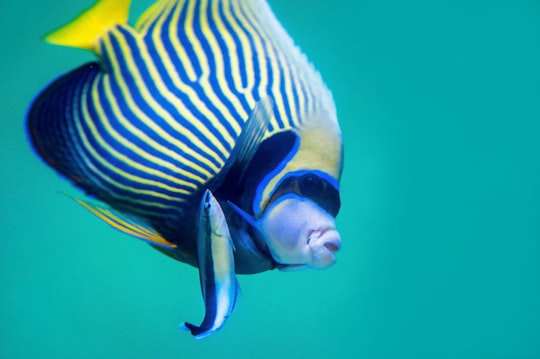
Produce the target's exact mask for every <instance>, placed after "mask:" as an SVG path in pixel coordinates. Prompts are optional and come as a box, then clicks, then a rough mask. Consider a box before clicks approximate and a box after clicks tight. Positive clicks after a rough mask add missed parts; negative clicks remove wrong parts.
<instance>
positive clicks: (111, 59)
mask: <svg viewBox="0 0 540 359" xmlns="http://www.w3.org/2000/svg"><path fill="white" fill-rule="evenodd" d="M114 3H116V2H115V1H112V0H109V1H107V0H102V1H101V2H99V3H98V4H96V7H95V9H90V10H92V11H94V14H93V15H95V12H98V11H102V10H99V9H98V7H99V6H101V5H103V6H105V5H107V4H108V5H109V6H117V5H111V4H114ZM118 3H122V4H124V3H125V4H124V5H126V4H127V5H126V6H127V7H128V6H129V2H126V1H118ZM118 6H120V5H118ZM127 7H126V8H127ZM90 10H89V11H90ZM119 12H121V11H119ZM100 16H102V17H106V16H108V15H107V13H106V12H103V13H102V14H101V15H100ZM123 16H124V17H125V18H127V14H124V15H123ZM84 17H85V14H84V13H83V14H82V15H81V17H80V19H78V20H75V22H74V24H75V23H76V25H77V26H79V27H77V26H76V27H75V28H77V29H80V26H85V25H84V21H82V19H83V18H84ZM95 17H96V16H94V18H95ZM89 18H90V17H89ZM80 24H83V25H80ZM106 25H107V26H106V28H103V27H102V28H100V29H101V30H100V31H98V32H96V33H95V36H94V37H93V38H90V39H87V40H85V39H82V40H80V41H79V39H74V40H73V41H71V40H72V39H73V38H74V35H73V33H75V31H71V30H70V28H67V27H66V28H65V29H61V30H59V31H57V32H56V33H53V34H52V35H51V36H50V37H49V40H50V41H51V42H56V43H59V44H62V45H69V46H75V47H83V48H87V49H90V50H91V51H93V52H94V53H95V54H96V55H97V56H98V61H97V62H92V63H89V64H86V65H83V66H81V67H80V68H78V69H76V70H74V71H72V72H70V73H68V74H66V75H64V76H62V77H60V78H59V79H57V80H56V81H54V82H53V83H52V84H51V85H49V86H48V87H47V88H46V89H45V90H44V91H43V92H42V93H41V94H40V95H39V96H38V97H37V98H36V99H35V100H34V102H33V104H32V106H31V109H30V111H29V113H28V130H29V133H30V138H31V141H32V143H33V145H34V147H35V149H36V150H37V152H38V153H39V155H40V156H41V157H42V158H43V159H44V160H45V161H46V162H47V163H48V164H49V165H50V166H52V167H53V168H54V169H55V170H57V171H58V172H60V173H61V174H62V175H64V176H66V177H67V178H68V179H70V180H71V181H72V182H73V183H74V184H76V185H77V186H78V187H79V188H81V189H83V190H84V191H85V192H86V193H87V194H89V195H91V196H92V197H94V198H96V199H98V200H99V201H102V202H104V203H106V204H108V205H109V206H110V207H112V208H113V209H115V210H117V211H120V212H122V213H125V214H128V215H131V216H135V217H136V218H139V219H141V220H142V221H143V222H144V223H147V224H148V225H149V226H150V227H151V228H153V229H155V230H156V231H157V232H158V233H159V234H160V235H161V236H163V237H164V238H165V239H166V241H168V242H169V243H172V244H174V246H175V248H176V249H174V250H168V249H167V250H165V252H166V253H167V254H170V255H172V256H174V257H175V258H177V259H179V260H181V261H184V262H186V263H189V264H192V265H197V263H196V237H197V235H196V223H197V220H196V216H197V209H198V203H199V202H200V197H201V195H202V193H203V191H204V190H205V189H206V188H207V187H208V186H210V184H211V183H213V182H217V178H218V177H219V176H220V175H221V173H222V171H223V169H224V167H225V166H226V163H227V161H229V160H230V158H231V153H232V152H233V149H234V147H235V145H236V143H237V141H238V138H239V136H240V134H241V133H242V130H243V128H244V125H245V123H246V121H247V120H248V119H249V118H250V115H251V114H252V113H253V111H254V108H255V107H256V105H257V103H259V102H260V101H261V100H262V99H264V98H268V99H270V101H271V103H272V104H273V108H272V117H271V118H270V119H269V121H268V126H267V129H266V134H265V138H268V139H270V138H272V137H273V136H274V135H275V134H278V133H282V132H283V131H291V130H292V131H295V130H297V129H301V128H302V126H304V125H306V119H307V118H310V116H311V115H312V114H321V113H323V114H325V115H326V118H328V123H329V124H330V126H331V127H336V126H337V122H336V120H335V109H334V105H333V101H332V97H331V94H330V92H329V91H328V90H327V88H326V87H325V85H324V83H323V82H322V80H321V78H320V76H319V74H318V73H317V72H316V71H315V70H314V68H313V67H312V65H311V64H310V63H309V62H308V61H307V59H306V58H305V56H304V55H303V54H302V53H301V52H300V50H299V49H298V48H297V47H295V45H294V44H293V42H292V40H291V39H290V38H289V37H288V35H287V34H286V32H285V31H284V29H283V28H282V27H281V25H280V24H279V22H278V21H277V20H276V19H275V18H274V16H273V14H272V12H271V11H270V9H269V7H268V6H267V4H266V3H265V2H264V1H262V0H187V1H182V0H178V1H170V0H163V1H158V2H156V3H155V4H153V5H152V6H151V7H150V8H149V9H148V10H147V11H146V12H145V13H144V14H143V15H142V16H141V18H140V19H139V20H138V21H137V23H136V25H135V26H134V27H131V26H129V25H127V24H126V23H123V22H122V21H115V20H114V19H113V20H111V21H110V23H106ZM68 26H71V24H70V25H68ZM78 33H84V31H78ZM307 125H308V127H309V123H307ZM334 137H335V138H333V139H331V141H333V142H335V143H337V144H338V145H339V146H340V144H341V142H340V141H341V138H340V137H339V135H336V136H334ZM338 137H339V138H338ZM338 145H336V146H338ZM285 147H286V146H285ZM278 152H279V151H278ZM280 156H281V155H280ZM282 157H285V155H283V156H282ZM334 162H336V161H334ZM309 166H311V167H313V164H310V165H309ZM309 166H308V167H309ZM331 166H334V167H335V168H332V169H331V172H332V174H333V175H332V176H333V178H334V179H335V180H336V181H338V180H339V175H340V172H341V164H340V163H337V164H336V163H332V164H331ZM248 177H249V176H248ZM263 177H264V176H258V177H257V178H258V179H261V178H263ZM266 181H267V185H265V186H266V187H265V188H264V189H262V190H261V189H260V188H259V189H257V191H259V192H258V193H259V194H252V195H250V196H248V197H249V198H250V201H253V200H256V201H258V203H255V204H254V203H248V204H247V205H248V206H251V207H252V209H253V208H263V207H264V203H265V201H267V200H268V197H269V196H270V194H271V191H272V188H274V187H276V186H277V184H278V182H279V181H277V180H276V179H275V178H271V179H267V180H266ZM223 186H227V183H225V184H223ZM252 187H254V188H255V187H257V186H256V185H252ZM254 191H255V190H254ZM222 192H223V193H227V190H226V188H225V189H223V190H222ZM230 193H232V194H229V196H228V198H223V199H220V200H221V201H225V200H231V199H232V200H235V201H237V202H245V201H246V200H245V199H243V198H239V197H242V196H243V194H242V193H239V192H238V191H236V192H235V191H232V192H230ZM231 196H232V197H231ZM248 202H249V201H248ZM231 232H232V233H234V232H235V229H234V228H232V230H231ZM236 232H238V233H240V234H238V236H241V237H242V238H243V239H242V241H248V240H246V236H245V234H242V233H243V232H242V230H241V229H240V230H236ZM233 240H235V241H236V239H234V238H233ZM241 243H243V242H241ZM241 243H240V244H241ZM237 247H238V246H237ZM240 247H242V245H240ZM242 253H245V255H244V256H250V253H252V251H251V250H247V251H245V252H242V248H240V249H239V250H238V253H237V255H236V257H235V260H236V261H238V262H239V263H238V265H237V271H238V272H253V271H260V270H264V269H270V265H269V264H264V265H263V266H262V267H261V268H257V269H253V268H249V267H251V265H244V266H243V265H242V263H252V262H253V261H251V262H250V259H249V258H243V254H242Z"/></svg>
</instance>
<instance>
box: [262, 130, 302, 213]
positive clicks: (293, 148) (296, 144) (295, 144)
mask: <svg viewBox="0 0 540 359" xmlns="http://www.w3.org/2000/svg"><path fill="white" fill-rule="evenodd" d="M288 132H292V131H288ZM288 132H284V133H283V134H280V133H278V134H277V135H275V136H274V137H276V139H278V140H282V139H283V140H285V141H287V142H288V146H290V147H289V148H290V149H289V152H287V153H286V154H285V155H284V156H283V157H282V158H281V160H280V161H279V163H278V164H277V165H276V166H275V167H274V168H273V169H272V170H271V171H269V172H268V173H267V174H266V175H265V176H264V177H263V178H262V179H261V180H260V181H259V182H258V186H257V188H256V190H255V195H254V198H253V202H252V213H253V214H255V215H259V214H260V213H258V212H256V210H257V209H258V208H259V207H260V206H261V204H262V202H263V191H264V189H265V188H266V186H267V185H268V183H270V181H271V180H272V179H273V178H274V177H276V176H277V175H279V173H280V172H281V171H282V170H283V169H284V168H285V166H287V164H288V163H289V162H290V161H291V159H292V158H293V157H294V156H295V155H296V153H297V152H298V149H299V148H300V138H299V137H298V136H297V135H296V134H294V136H293V137H292V138H291V137H290V136H288V135H287V136H286V135H285V134H286V133H288ZM271 139H272V137H270V139H268V140H267V141H269V140H271ZM291 140H292V143H291ZM269 142H270V141H269ZM279 182H280V183H281V180H280V181H279ZM277 185H278V184H276V187H274V189H275V188H277ZM271 195H272V193H270V196H271ZM261 210H262V211H264V208H261Z"/></svg>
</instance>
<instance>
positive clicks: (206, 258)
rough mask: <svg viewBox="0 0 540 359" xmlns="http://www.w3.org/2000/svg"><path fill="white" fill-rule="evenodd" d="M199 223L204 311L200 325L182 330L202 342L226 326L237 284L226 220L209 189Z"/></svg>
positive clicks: (183, 327)
mask: <svg viewBox="0 0 540 359" xmlns="http://www.w3.org/2000/svg"><path fill="white" fill-rule="evenodd" d="M198 224H199V226H198V228H199V239H198V242H197V243H198V244H200V246H198V248H197V250H198V252H199V257H198V258H200V259H201V261H200V262H199V268H200V269H199V274H200V281H201V283H203V284H204V285H202V293H203V298H204V301H205V303H206V308H207V310H206V313H205V317H204V319H203V321H202V323H201V325H199V326H197V325H194V324H191V323H188V322H186V323H183V324H182V325H181V328H182V329H185V330H188V331H190V332H191V334H193V336H194V337H195V339H202V338H205V337H207V336H208V335H210V334H212V333H213V332H215V331H217V330H219V329H220V328H221V327H222V326H223V325H224V324H225V320H226V319H227V317H228V316H229V315H230V314H231V313H232V311H233V310H234V307H235V305H236V301H237V298H238V292H239V285H238V280H237V279H236V276H235V272H234V255H233V251H234V244H233V242H232V239H231V235H230V233H229V227H228V226H227V220H226V219H225V215H224V214H223V211H222V210H221V206H220V205H219V203H218V202H217V200H216V198H215V197H214V196H213V195H212V192H210V190H206V191H205V192H204V195H203V198H202V202H201V205H200V215H199V223H198ZM216 263H218V265H216Z"/></svg>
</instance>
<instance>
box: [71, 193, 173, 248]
mask: <svg viewBox="0 0 540 359" xmlns="http://www.w3.org/2000/svg"><path fill="white" fill-rule="evenodd" d="M73 200H75V202H77V203H78V204H80V205H81V206H83V207H84V208H86V209H87V210H88V211H90V212H91V213H92V214H94V215H95V216H96V217H98V218H99V219H101V220H103V221H104V222H106V223H107V224H109V225H110V226H111V227H113V228H115V229H118V230H119V231H122V232H124V233H126V234H129V235H131V236H133V237H136V238H139V239H142V240H144V241H146V242H148V243H150V244H152V245H154V246H158V247H161V248H166V249H172V248H176V244H174V243H171V242H169V241H167V240H166V239H165V238H163V237H162V236H161V235H160V234H159V233H158V232H156V231H155V230H154V229H153V228H151V227H150V226H149V225H148V224H146V223H143V222H142V221H140V220H138V219H137V218H135V217H133V216H127V215H123V214H120V213H118V212H116V211H113V210H112V209H109V208H105V207H101V206H99V205H96V204H94V203H90V202H85V201H83V200H81V199H78V198H73Z"/></svg>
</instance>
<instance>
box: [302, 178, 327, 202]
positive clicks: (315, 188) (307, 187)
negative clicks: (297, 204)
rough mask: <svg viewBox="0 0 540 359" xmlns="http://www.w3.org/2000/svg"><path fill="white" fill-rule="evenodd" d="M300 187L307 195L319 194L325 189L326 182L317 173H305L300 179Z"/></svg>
mask: <svg viewBox="0 0 540 359" xmlns="http://www.w3.org/2000/svg"><path fill="white" fill-rule="evenodd" d="M298 189H299V190H300V192H301V193H302V194H303V195H304V196H306V197H313V196H317V195H319V194H321V192H322V191H323V189H324V182H323V181H322V179H320V178H319V177H318V176H316V175H313V174H307V175H303V176H302V177H300V178H299V179H298Z"/></svg>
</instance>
